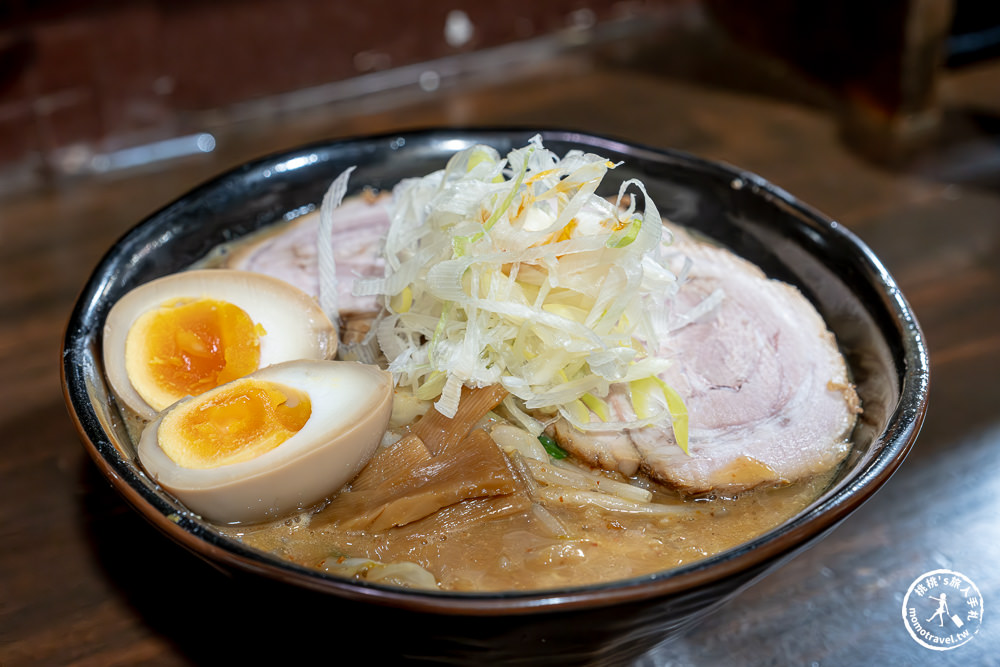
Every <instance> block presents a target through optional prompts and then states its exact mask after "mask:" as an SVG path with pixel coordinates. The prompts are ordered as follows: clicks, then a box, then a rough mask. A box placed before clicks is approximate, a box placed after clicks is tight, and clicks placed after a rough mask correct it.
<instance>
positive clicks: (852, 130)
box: [705, 0, 954, 163]
mask: <svg viewBox="0 0 1000 667" xmlns="http://www.w3.org/2000/svg"><path fill="white" fill-rule="evenodd" d="M705 4H706V6H707V7H708V8H709V10H710V12H711V15H712V17H713V18H714V19H715V20H716V21H717V22H718V23H719V24H720V25H722V26H724V27H725V28H726V30H727V31H728V32H729V33H730V34H731V36H732V37H733V38H734V39H735V40H736V41H737V42H739V43H741V44H743V45H744V46H747V47H749V48H751V49H754V50H756V51H758V52H761V53H764V54H768V55H770V56H772V57H775V58H778V59H780V60H781V61H783V62H785V63H787V64H788V65H789V66H790V67H791V68H793V69H795V70H798V71H799V72H801V73H802V74H804V75H805V76H806V77H808V78H810V79H813V80H815V81H817V82H819V83H820V84H821V85H823V86H825V87H826V88H828V89H829V90H830V91H831V92H832V93H833V100H834V105H835V107H836V112H837V114H838V118H839V126H840V131H841V133H842V136H843V137H844V139H845V140H846V141H847V142H848V143H849V144H850V145H851V146H852V147H854V148H855V149H857V150H859V151H860V152H862V153H863V154H864V155H866V156H868V157H870V158H872V159H875V160H877V161H879V162H890V163H896V162H899V161H901V160H905V159H907V158H909V157H911V156H913V155H914V154H915V153H916V152H918V151H919V150H920V149H922V148H924V147H926V146H927V145H929V143H930V142H931V141H932V140H933V139H934V137H935V135H936V132H937V129H938V127H939V125H940V122H941V109H940V106H939V104H938V88H939V83H940V80H941V73H942V66H943V64H944V61H945V55H946V54H945V45H946V41H947V38H948V33H949V29H950V26H951V18H952V13H953V9H954V8H953V0H885V1H884V2H871V1H870V0H843V1H838V0H819V1H817V2H807V3H804V2H797V1H796V0H773V1H772V2H764V3H746V2H741V1H740V0H705Z"/></svg>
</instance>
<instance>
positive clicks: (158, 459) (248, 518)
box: [138, 361, 393, 523]
mask: <svg viewBox="0 0 1000 667" xmlns="http://www.w3.org/2000/svg"><path fill="white" fill-rule="evenodd" d="M250 377H253V378H257V379H260V380H267V381H271V382H277V383H280V384H283V385H287V386H290V387H293V388H295V389H298V390H300V391H302V392H305V393H306V394H308V396H309V399H310V401H311V403H312V414H311V415H310V417H309V419H308V420H307V421H306V423H305V425H304V426H303V427H302V429H301V430H300V431H298V432H297V433H295V434H294V435H293V436H292V437H291V438H289V439H288V440H286V441H285V442H284V443H282V444H281V445H279V446H278V447H276V448H274V449H272V450H270V451H268V452H266V453H264V454H261V455H260V456H258V457H256V458H254V459H251V460H249V461H243V462H240V463H233V464H230V465H223V466H218V467H215V468H204V469H193V468H184V467H181V466H179V465H178V464H177V463H175V462H174V461H173V460H172V459H171V458H170V457H169V456H167V455H166V453H164V451H163V450H162V449H161V448H160V446H159V442H158V431H159V427H160V423H161V422H162V421H163V418H164V417H165V416H166V415H167V414H169V413H170V412H171V411H172V410H174V409H175V408H176V407H178V406H180V405H183V404H185V403H187V402H188V401H191V400H201V399H200V398H199V397H195V398H187V399H183V400H181V401H178V402H177V403H175V404H174V405H173V406H171V407H170V408H168V409H167V410H165V411H164V412H163V413H162V414H161V415H160V417H158V418H157V419H156V420H155V421H153V422H151V423H150V424H149V425H148V426H147V427H146V428H145V430H144V431H143V433H142V437H141V438H140V440H139V446H138V454H139V461H140V463H141V464H142V466H143V468H145V469H146V471H147V472H148V473H149V475H150V476H151V477H152V478H153V479H154V480H156V481H157V482H158V483H159V484H160V485H161V486H163V487H164V488H165V489H167V490H168V491H169V492H171V493H172V494H173V495H174V496H176V497H177V498H178V499H179V500H180V501H181V502H182V503H184V505H186V506H187V507H188V508H189V509H191V510H192V511H194V512H196V513H198V514H200V515H202V516H203V517H204V518H206V519H209V520H212V521H216V522H219V523H233V522H253V521H261V520H265V519H270V518H276V517H281V516H284V515H287V514H290V513H292V512H295V511H296V510H299V509H302V508H306V507H309V506H311V505H314V504H316V503H317V502H319V501H320V500H322V499H323V498H325V497H327V496H329V495H330V494H332V493H333V492H335V491H337V490H338V489H340V488H341V487H342V486H343V485H344V484H346V483H347V482H348V481H350V480H351V479H353V478H354V477H355V476H356V475H357V474H358V472H360V470H361V468H363V467H364V465H365V464H366V463H367V462H368V460H369V459H370V458H371V456H372V454H374V452H375V449H376V448H377V447H378V445H379V443H380V442H381V439H382V436H383V434H384V433H385V430H386V427H387V425H388V422H389V416H390V415H391V413H392V399H393V383H392V376H391V375H390V374H389V373H387V372H386V371H383V370H381V369H379V368H377V367H375V366H370V365H366V364H360V363H357V362H351V361H292V362H287V363H282V364H277V365H274V366H270V367H268V368H264V369H261V370H259V371H257V372H255V373H252V374H251V375H250ZM215 391H217V390H210V391H208V392H205V393H204V394H201V397H203V398H207V397H209V396H210V395H211V394H212V393H213V392H215Z"/></svg>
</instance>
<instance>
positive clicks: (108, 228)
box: [0, 49, 1000, 667]
mask: <svg viewBox="0 0 1000 667" xmlns="http://www.w3.org/2000/svg"><path fill="white" fill-rule="evenodd" d="M608 53H610V54H611V55H610V56H609V55H608ZM658 54H659V52H657V51H655V50H654V51H652V52H647V53H641V52H640V53H636V52H629V53H626V54H624V55H623V54H622V53H619V52H616V51H615V50H614V49H612V50H611V51H610V52H609V51H604V52H602V53H599V54H594V53H591V52H588V51H582V52H576V53H573V54H569V55H567V56H565V57H561V58H555V59H553V60H551V61H549V62H547V63H546V64H544V65H538V66H536V67H533V68H530V69H529V70H519V71H515V72H512V73H511V72H508V73H507V74H506V75H504V76H499V75H498V76H482V77H474V79H476V80H458V81H455V82H451V81H449V80H445V81H444V82H443V85H442V86H441V87H440V88H439V89H437V90H436V91H434V92H432V93H427V92H423V91H421V90H420V89H419V88H417V87H416V86H414V87H411V88H410V89H407V90H404V91H397V92H394V93H385V94H380V95H372V96H369V97H367V98H364V99H362V100H355V101H348V102H343V103H336V104H332V105H329V106H328V107H325V108H323V109H320V110H313V111H309V112H302V113H298V114H295V115H288V114H286V115H281V116H277V117H274V118H271V119H265V120H257V121H253V122H244V123H241V124H239V125H228V126H224V127H220V128H215V129H214V130H213V131H215V133H216V136H217V139H218V148H217V150H216V151H215V152H214V153H212V154H209V155H205V156H202V157H199V158H195V159H189V160H186V161H181V162H177V163H171V164H160V165H154V166H152V167H149V168H146V169H138V170H133V171H131V172H128V173H123V174H117V175H111V176H107V177H104V178H91V179H86V180H81V181H77V182H68V183H64V184H62V185H60V186H53V187H51V188H48V189H46V190H45V191H42V192H30V193H22V194H18V195H11V196H8V197H6V198H5V199H4V200H3V201H0V314H2V317H0V369H2V370H0V372H2V382H0V452H2V456H0V544H2V550H0V664H3V665H5V666H7V667H17V666H19V665H36V664H53V665H67V664H74V665H118V664H122V665H124V664H128V665H131V664H158V665H182V664H213V663H216V662H218V663H225V664H230V663H235V662H236V661H237V660H239V659H244V660H247V661H250V662H259V661H260V660H261V659H265V658H266V659H273V660H278V659H283V658H284V659H288V658H293V657H294V656H296V655H298V654H299V652H300V651H301V650H302V649H303V647H305V654H306V655H311V654H312V653H314V652H316V653H318V654H319V655H320V656H322V657H323V659H324V660H336V659H338V658H342V657H344V654H343V651H344V648H343V647H344V646H346V645H347V644H345V643H344V642H347V641H348V640H349V639H350V638H344V637H340V636H338V635H337V625H338V619H336V618H329V619H324V618H311V619H299V618H297V616H296V614H297V610H296V609H295V608H288V607H287V600H288V598H286V597H282V595H280V594H277V593H275V592H274V591H271V590H269V589H268V588H267V587H265V586H260V587H255V586H250V587H246V586H240V585H237V584H236V583H235V582H233V581H232V580H230V579H228V578H227V577H225V576H223V575H221V574H220V573H218V572H217V571H215V570H214V569H213V568H211V567H209V566H207V565H206V564H205V563H203V562H201V561H199V560H198V559H196V558H195V557H193V556H191V555H189V554H188V553H187V552H185V551H183V550H182V549H181V548H179V547H177V546H175V545H174V544H173V543H171V542H169V541H167V540H166V539H165V538H163V537H161V536H160V535H159V534H158V533H157V532H155V530H154V529H152V528H151V527H149V526H148V525H147V524H146V523H145V522H144V521H143V520H142V519H141V518H140V517H139V516H138V515H136V514H135V513H134V512H133V511H132V510H130V509H129V508H128V507H126V506H125V504H124V503H123V502H122V501H121V500H120V499H119V497H118V496H117V495H116V494H115V493H114V492H113V491H112V490H111V488H110V487H109V485H108V484H107V483H106V482H105V480H103V479H102V478H101V477H100V476H99V475H98V474H97V472H96V469H95V467H94V466H93V465H92V463H91V462H90V461H89V459H88V458H87V456H86V454H85V453H84V450H83V448H82V447H81V446H80V444H79V443H78V441H77V438H76V435H75V432H74V430H73V428H72V426H71V424H70V421H69V419H68V417H67V416H66V412H65V408H64V406H63V401H62V396H61V392H60V386H59V378H58V363H59V345H60V341H61V336H62V333H63V326H64V322H65V319H66V317H67V316H68V313H69V310H70V308H71V305H72V303H73V301H74V299H75V297H76V294H77V292H78V290H79V289H80V287H81V286H82V284H83V282H84V281H85V279H86V277H87V275H88V273H89V271H90V270H91V269H92V267H93V266H94V264H95V263H96V262H97V260H98V259H99V257H100V256H101V254H102V253H103V252H104V251H105V250H106V249H107V248H108V247H109V245H110V244H111V243H112V242H113V241H114V240H115V239H116V238H117V237H118V236H119V235H121V234H122V233H123V232H124V231H125V230H127V229H128V228H129V227H130V226H131V225H133V224H134V223H136V222H137V221H138V220H140V219H141V218H142V217H143V216H144V215H146V214H148V213H149V212H151V211H153V210H155V209H156V208H158V207H159V206H161V205H163V204H165V203H166V202H168V201H170V200H171V199H173V198H174V197H176V196H178V195H180V194H181V193H183V192H184V191H186V190H187V189H188V188H190V187H192V186H194V185H195V184H197V183H198V182H200V181H202V180H204V179H206V178H208V177H210V176H211V175H213V174H215V173H217V172H219V171H221V170H223V169H224V168H227V167H229V166H232V165H235V164H238V163H239V162H242V161H244V160H247V159H249V158H252V157H254V156H257V155H260V154H263V153H266V152H269V151H272V150H278V149H282V148H288V147H291V146H294V145H296V144H298V143H302V142H305V141H310V140H315V139H321V138H329V137H334V136H348V135H355V134H361V133H369V132H381V131H390V130H395V129H403V128H412V127H417V126H427V125H452V126H457V125H491V124H492V125H498V124H499V125H504V124H513V125H519V126H538V127H545V126H550V127H572V128H578V129H581V130H586V131H589V132H595V133H606V134H612V135H616V136H620V137H622V138H625V139H631V140H636V141H641V142H644V143H648V144H653V145H657V146H665V147H674V148H679V149H683V150H687V151H690V152H693V153H696V154H699V155H701V156H704V157H707V158H712V159H719V160H724V161H726V162H729V163H732V164H736V165H739V166H741V167H745V168H748V169H750V170H752V171H755V172H758V173H760V174H761V175H763V176H764V177H766V178H768V179H770V180H771V181H773V182H775V183H777V184H779V185H780V186H782V187H784V188H785V189H787V190H789V191H790V192H792V193H794V194H796V195H798V196H799V197H800V198H802V199H803V200H804V201H807V202H809V203H811V204H813V205H814V206H816V207H817V208H819V209H820V210H822V211H824V212H826V213H828V214H829V215H831V216H832V217H834V218H835V219H837V220H839V221H840V222H842V223H843V224H845V225H847V226H848V227H849V228H850V229H852V230H853V231H855V232H856V233H857V234H858V235H859V236H860V237H861V238H862V239H863V240H864V241H866V242H867V243H868V244H869V245H870V246H871V248H872V249H873V250H874V251H875V253H876V254H877V255H878V256H879V257H881V258H882V260H883V261H884V262H885V263H886V265H887V266H888V268H889V270H890V271H891V272H892V273H893V274H894V276H895V277H896V279H897V280H898V281H899V283H900V285H901V287H902V289H903V291H904V293H905V295H906V296H907V298H908V299H909V301H910V303H911V304H912V306H913V307H914V309H915V310H916V313H917V316H918V318H919V320H920V322H921V324H922V325H923V328H924V332H925V334H926V337H927V341H928V343H929V346H930V351H931V361H932V382H931V384H932V392H931V393H932V395H931V401H930V409H929V412H928V416H927V421H926V423H925V426H924V429H923V433H922V434H921V436H920V438H919V440H918V443H917V445H916V447H915V449H914V451H913V453H912V454H911V455H910V457H909V459H908V460H907V461H906V463H905V464H904V465H903V466H902V468H901V469H900V471H899V472H898V473H897V474H896V476H895V477H894V478H893V479H892V480H891V481H890V482H889V483H888V484H887V485H886V487H885V488H883V489H882V490H881V491H880V492H879V493H878V494H877V495H876V496H875V498H874V499H873V500H872V501H871V502H869V503H868V504H867V505H865V506H864V507H863V508H862V509H861V510H860V511H858V512H857V513H856V514H855V515H853V516H852V517H851V518H850V519H849V520H848V521H847V522H846V523H845V524H843V525H842V526H841V527H840V528H838V529H837V530H836V531H834V532H833V534H831V535H830V536H829V537H827V538H826V539H825V540H824V541H822V542H821V543H820V544H819V545H818V546H816V547H815V548H813V549H812V550H810V551H809V552H807V553H805V554H804V555H801V556H799V557H798V558H796V559H795V560H794V561H792V562H791V563H790V564H787V565H786V566H784V567H782V568H781V569H780V570H778V571H777V572H776V573H774V574H772V575H771V576H769V577H767V578H766V579H764V580H763V581H761V582H759V583H757V584H756V585H754V586H752V587H751V588H749V589H748V590H746V591H744V592H743V593H741V594H740V595H739V596H738V597H737V598H736V599H734V600H733V601H731V602H730V603H729V604H728V605H727V606H725V607H723V608H722V609H721V610H720V611H718V612H717V613H715V614H713V615H712V616H710V617H708V618H706V619H705V620H704V621H703V622H702V623H701V624H700V625H699V626H698V627H697V628H695V629H694V630H693V631H691V632H689V633H688V634H687V635H686V636H684V637H682V638H681V639H680V640H678V641H676V642H674V643H673V644H671V645H669V646H665V647H662V648H660V649H659V650H657V651H655V652H654V653H652V654H650V655H649V656H648V660H645V661H644V664H650V665H653V664H659V665H662V664H683V665H714V664H737V665H771V664H775V665H779V664H804V665H809V664H813V665H819V664H822V665H848V664H955V665H985V664H1000V657H998V656H1000V632H998V630H997V628H998V627H1000V615H998V612H996V611H995V610H996V609H997V605H1000V568H998V567H997V562H998V561H1000V524H998V517H1000V511H998V510H1000V500H998V499H1000V475H998V474H997V471H998V470H1000V416H998V415H1000V400H998V399H1000V261H998V259H997V257H998V255H1000V140H998V137H997V136H996V134H993V135H992V136H991V135H990V134H989V133H990V131H993V132H996V131H997V129H998V127H1000V121H998V119H1000V65H998V64H996V63H993V64H986V65H981V66H977V67H969V68H966V69H964V70H961V71H957V72H950V73H948V74H947V75H946V76H945V80H944V85H945V89H944V91H943V93H944V104H945V108H946V110H947V114H946V125H945V129H946V132H945V138H944V140H943V141H942V142H941V145H940V147H939V148H937V149H936V150H934V151H933V152H931V153H930V154H928V155H927V156H925V158H923V159H922V160H919V161H917V162H915V163H913V164H911V165H909V166H908V167H906V168H900V169H887V168H882V167H879V166H877V165H873V164H870V163H868V162H866V161H864V160H863V159H861V158H860V157H858V156H857V155H856V154H854V153H852V152H851V151H849V150H848V149H847V148H845V146H844V145H843V144H842V142H841V141H839V139H838V136H837V131H836V125H835V122H834V121H833V119H832V116H831V115H830V114H829V113H827V112H826V111H824V110H823V109H822V108H819V107H817V106H815V105H811V104H804V103H802V101H801V100H802V99H803V98H802V97H801V96H799V97H798V98H797V99H798V100H799V101H794V100H793V99H791V98H790V96H781V95H775V94H774V93H773V92H772V93H770V94H766V93H765V92H762V91H760V90H754V89H753V88H752V87H751V86H747V85H741V86H738V87H734V86H724V85H721V84H717V83H714V82H719V81H722V80H723V79H724V78H726V79H727V80H729V81H733V79H734V77H732V76H729V77H712V76H710V73H711V72H710V71H709V70H705V69H703V68H701V69H700V68H699V67H692V68H691V71H690V72H689V74H692V76H685V72H684V71H683V70H684V68H683V67H678V66H677V62H676V61H673V62H671V63H666V62H665V61H664V60H662V58H661V57H660V55H662V54H659V55H658ZM674 55H676V54H674ZM706 72H708V73H707V74H706ZM694 74H697V76H693V75H694ZM730 74H731V73H730ZM743 83H746V82H743ZM789 90H791V88H789ZM772 91H773V89H772ZM939 568H946V569H951V570H957V571H959V572H961V573H963V574H965V575H967V576H968V577H969V578H970V579H971V580H972V581H974V582H975V583H976V584H977V585H978V587H979V589H980V590H981V592H982V594H983V597H984V600H985V607H986V616H987V618H986V619H985V624H984V625H983V627H982V630H981V631H980V632H979V634H978V635H977V636H976V637H975V638H974V639H973V640H972V641H971V642H970V643H969V644H967V645H965V646H963V647H961V648H958V649H956V650H953V651H945V652H937V651H930V650H928V649H925V648H923V647H921V646H919V645H918V644H916V643H915V642H914V641H913V640H912V639H911V638H910V637H909V636H908V634H907V632H906V630H905V628H904V625H903V622H902V618H901V601H902V597H903V595H904V593H905V591H906V589H907V587H908V586H909V584H910V583H911V582H912V581H913V580H914V579H916V578H917V577H918V576H919V575H920V574H922V573H923V572H925V571H929V570H934V569H939ZM303 623H304V624H305V625H304V626H303V627H306V628H308V631H307V632H300V631H299V630H298V628H299V627H300V626H302V624H303ZM386 636H387V637H388V638H391V628H387V629H386ZM371 648H372V650H377V651H378V653H375V654H373V655H378V656H381V657H382V658H383V659H391V657H392V654H391V652H389V653H386V651H387V650H388V651H391V649H387V648H386V647H371ZM349 654H350V653H349ZM255 658H256V659H255ZM285 661H287V660H285Z"/></svg>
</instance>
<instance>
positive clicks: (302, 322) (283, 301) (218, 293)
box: [103, 269, 337, 421]
mask: <svg viewBox="0 0 1000 667" xmlns="http://www.w3.org/2000/svg"><path fill="white" fill-rule="evenodd" d="M179 298H210V299H216V300H218V301H226V302H229V303H231V304H233V305H235V306H238V307H239V308H241V309H242V310H243V311H244V312H245V313H246V314H247V315H248V316H249V317H250V319H251V320H253V322H254V323H255V324H259V325H261V326H262V327H263V328H264V331H265V332H266V334H265V335H263V336H261V337H260V363H259V367H260V368H264V367H266V366H270V365H271V364H276V363H280V362H283V361H290V360H293V359H332V358H333V356H334V355H335V354H336V352H337V331H336V328H335V327H334V325H333V324H332V323H331V322H330V320H329V319H328V318H327V317H326V315H324V314H323V311H322V310H320V308H319V305H318V304H317V303H316V301H315V300H314V299H313V298H312V297H310V296H309V295H308V294H306V293H305V292H303V291H301V290H300V289H298V288H297V287H295V286H293V285H290V284H288V283H286V282H284V281H282V280H279V279H277V278H272V277H270V276H266V275H263V274H260V273H254V272H251V271H237V270H231V269H203V270H196V271H185V272H182V273H175V274H171V275H168V276H165V277H163V278H158V279H156V280H153V281H152V282H149V283H146V284H144V285H140V286H139V287H137V288H135V289H134V290H132V291H130V292H129V293H127V294H126V295H125V296H124V297H122V298H121V299H119V300H118V302H117V303H115V305H114V306H113V307H112V308H111V311H110V312H109V313H108V318H107V320H106V322H105V325H104V342H103V352H104V365H105V370H106V373H107V377H108V380H109V382H110V383H111V389H112V391H113V392H114V394H115V396H116V397H117V398H118V400H119V401H120V402H121V403H122V404H123V405H124V406H126V407H127V408H128V409H130V410H131V411H132V412H133V413H134V414H135V415H136V416H138V417H139V418H140V419H142V420H145V421H148V420H150V419H152V418H153V417H155V416H156V413H157V410H156V409H155V408H153V407H152V406H151V405H149V403H147V402H146V401H145V400H144V399H143V398H142V397H141V396H140V395H139V393H138V391H136V388H135V387H134V386H133V384H132V382H131V380H130V379H129V376H128V372H127V370H126V365H125V364H126V362H125V341H126V339H127V337H128V334H129V330H130V329H131V328H132V325H133V324H135V321H136V320H137V319H138V318H139V317H140V316H141V315H142V314H143V313H145V312H147V311H149V310H153V309H155V308H159V307H160V306H161V305H163V304H164V303H166V302H169V301H173V300H176V299H179Z"/></svg>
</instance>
